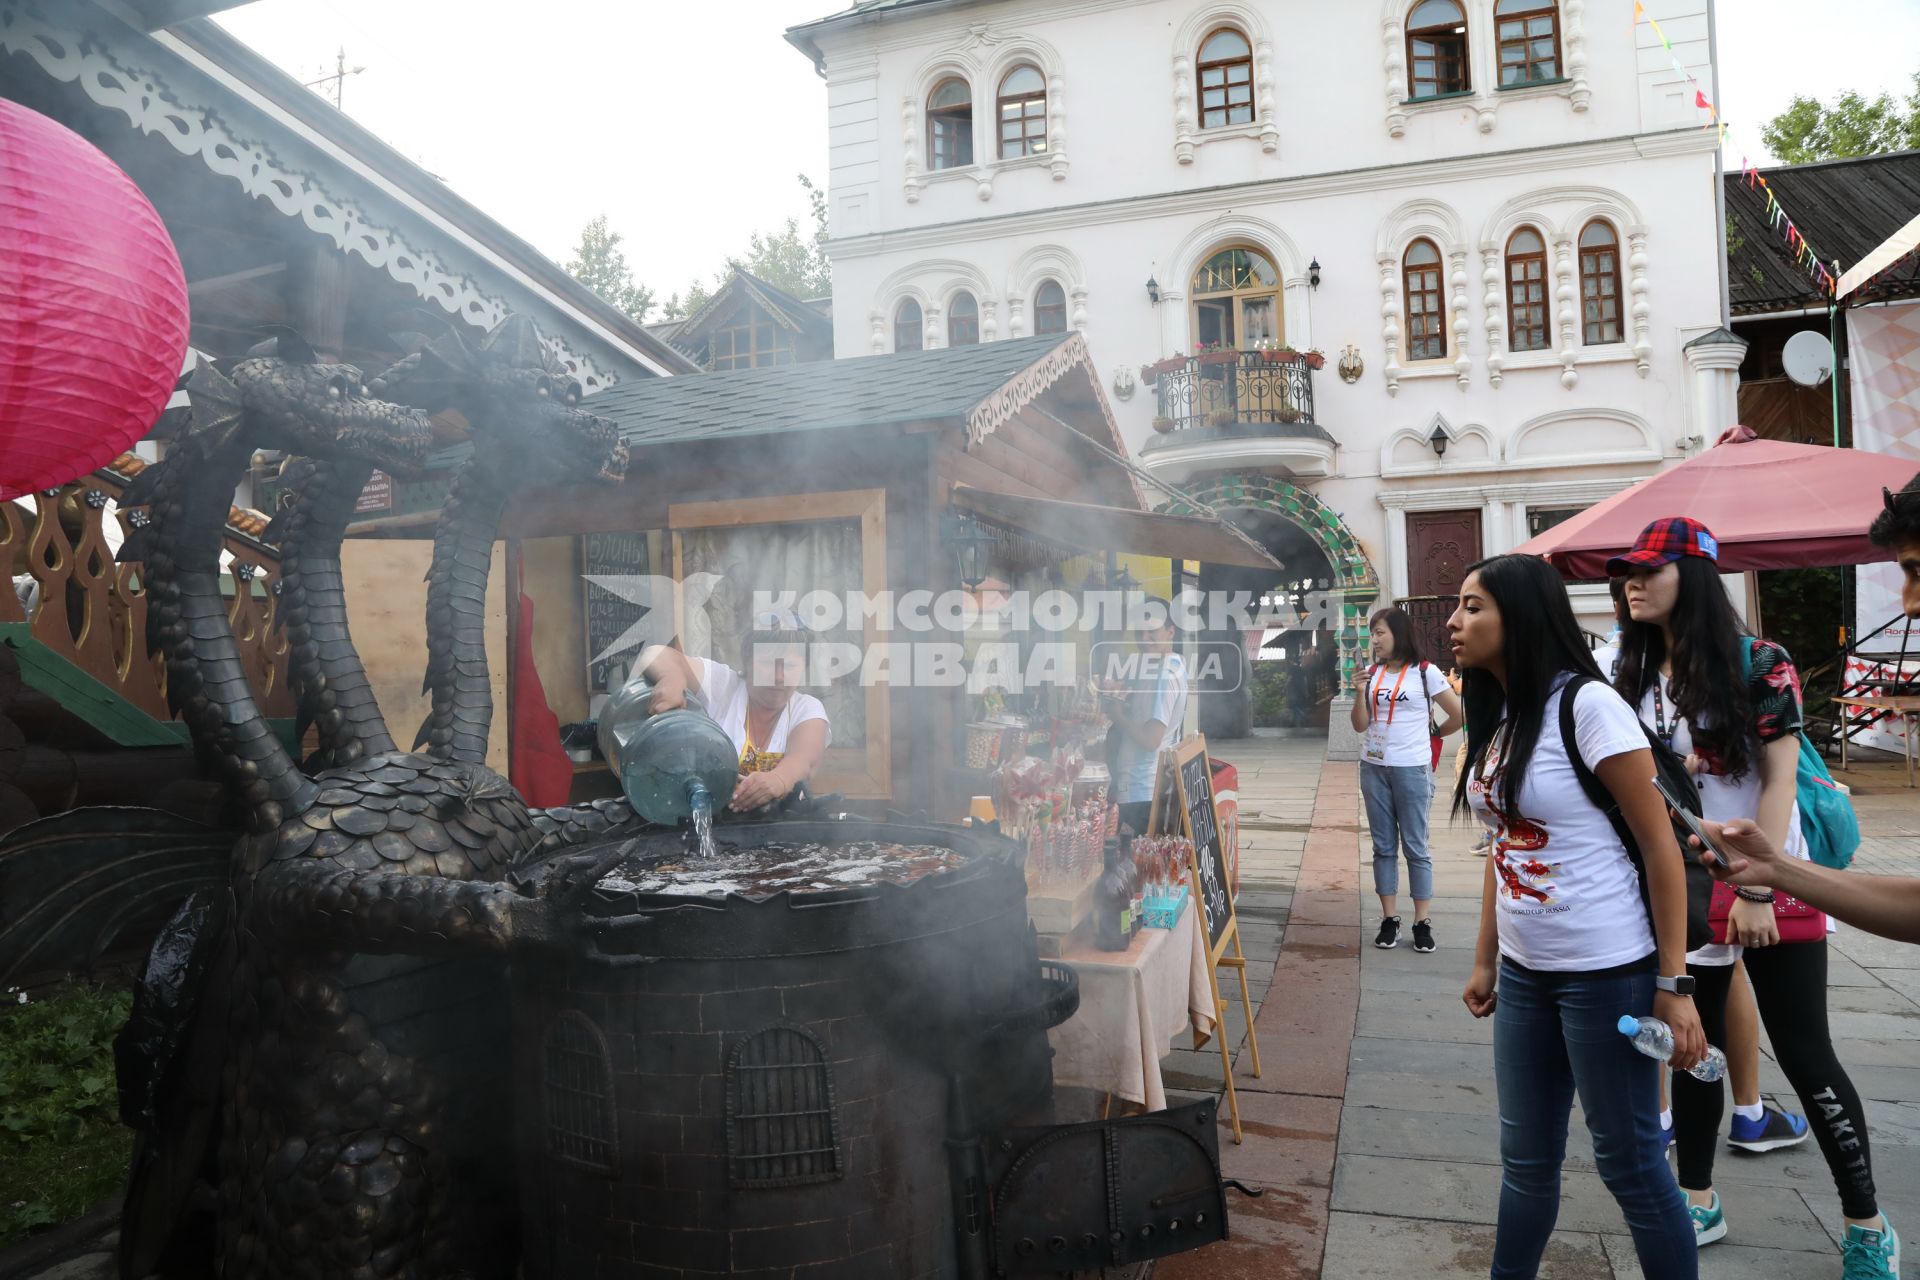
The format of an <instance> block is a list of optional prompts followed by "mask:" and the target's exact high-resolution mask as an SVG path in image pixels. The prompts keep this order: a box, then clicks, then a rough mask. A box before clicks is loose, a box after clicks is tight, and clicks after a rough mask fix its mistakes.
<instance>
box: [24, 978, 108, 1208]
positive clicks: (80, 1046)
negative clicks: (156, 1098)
mask: <svg viewBox="0 0 1920 1280" xmlns="http://www.w3.org/2000/svg"><path fill="white" fill-rule="evenodd" d="M12 998H13V997H9V999H12ZM132 1004H133V997H132V996H131V995H130V994H129V993H127V992H125V991H115V990H109V989H106V988H102V987H90V986H78V985H76V986H71V987H66V988H63V989H62V990H60V991H58V992H57V993H56V994H54V995H52V996H51V997H49V998H47V999H45V1000H35V1001H31V1002H29V1003H27V1004H7V1005H5V1006H0V1245H6V1244H9V1243H11V1242H12V1241H14V1240H18V1239H20V1238H21V1237H22V1236H26V1235H31V1234H32V1233H33V1232H35V1231H38V1230H41V1229H43V1228H45V1227H50V1226H53V1225H55V1224H57V1223H61V1222H67V1221H70V1220H71V1219H74V1218H77V1217H79V1216H80V1215H81V1214H83V1213H85V1212H86V1211H87V1210H88V1209H91V1208H92V1207H93V1206H94V1205H95V1204H97V1203H99V1202H100V1200H102V1199H103V1198H105V1197H106V1196H108V1195H111V1194H112V1193H113V1192H114V1191H115V1190H116V1189H117V1188H118V1187H120V1186H121V1184H122V1183H123V1182H125V1180H126V1176H127V1158H128V1154H129V1152H130V1150H131V1148H132V1145H133V1135H132V1134H131V1133H129V1132H128V1131H127V1130H126V1129H124V1128H122V1127H121V1125H120V1118H119V1098H118V1095H117V1094H116V1092H115V1089H114V1076H113V1037H114V1035H115V1033H116V1032H118V1031H119V1030H120V1027H121V1025H122V1024H124V1023H125V1022H126V1020H127V1012H128V1010H129V1009H130V1008H131V1007H132Z"/></svg>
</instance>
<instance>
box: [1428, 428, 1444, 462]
mask: <svg viewBox="0 0 1920 1280" xmlns="http://www.w3.org/2000/svg"><path fill="white" fill-rule="evenodd" d="M1427 443H1428V444H1430V445H1432V446H1433V456H1434V457H1436V458H1445V457H1446V456H1447V430H1446V428H1445V427H1435V428H1434V429H1433V434H1432V435H1430V436H1428V437H1427Z"/></svg>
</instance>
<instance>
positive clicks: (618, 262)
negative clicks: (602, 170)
mask: <svg viewBox="0 0 1920 1280" xmlns="http://www.w3.org/2000/svg"><path fill="white" fill-rule="evenodd" d="M566 269H567V274H568V275H570V276H572V277H573V278H574V279H575V280H578V281H579V282H580V283H581V284H584V285H586V286H587V288H589V289H591V290H593V291H594V292H595V293H597V294H599V295H600V296H601V297H602V298H605V299H606V300H607V301H608V302H610V303H612V304H613V305H614V306H616V307H618V308H619V309H620V310H622V311H624V312H626V313H627V314H628V315H629V316H632V317H633V318H634V320H635V321H636V322H638V323H641V324H645V323H646V320H647V313H648V312H650V311H652V310H653V290H651V289H649V288H647V287H646V286H645V285H642V284H639V283H637V282H635V280H634V278H633V270H632V269H631V268H630V267H628V266H627V255H626V254H625V253H623V252H621V250H620V233H619V232H618V231H614V230H611V229H609V228H608V226H607V215H606V214H604V213H603V214H601V215H600V216H598V217H596V218H594V219H593V220H592V221H590V222H588V223H587V225H586V226H585V228H583V229H582V230H581V232H580V243H579V244H578V245H576V246H574V250H573V257H572V258H570V259H568V261H567V268H566Z"/></svg>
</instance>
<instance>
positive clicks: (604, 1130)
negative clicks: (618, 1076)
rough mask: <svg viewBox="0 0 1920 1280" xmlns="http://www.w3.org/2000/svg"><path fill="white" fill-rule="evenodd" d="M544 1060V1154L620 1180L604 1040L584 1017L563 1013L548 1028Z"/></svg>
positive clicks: (609, 1067) (610, 1067)
mask: <svg viewBox="0 0 1920 1280" xmlns="http://www.w3.org/2000/svg"><path fill="white" fill-rule="evenodd" d="M543 1056H544V1058H545V1062H546V1077H545V1084H546V1095H547V1150H548V1152H550V1153H551V1154H552V1156H553V1158H554V1159H556V1160H562V1161H565V1162H566V1163H568V1164H571V1165H576V1166H578V1167H580V1168H582V1169H585V1170H587V1171H589V1172H591V1173H599V1174H605V1175H606V1176H607V1177H610V1178H617V1177H619V1176H620V1147H619V1140H618V1138H617V1136H616V1132H615V1121H614V1117H613V1064H612V1062H611V1061H610V1060H609V1059H608V1057H607V1041H606V1037H605V1036H603V1035H601V1034H600V1028H598V1027H596V1026H594V1025H593V1023H592V1022H591V1021H590V1020H588V1018H587V1017H586V1015H585V1014H582V1013H580V1012H579V1011H577V1010H574V1009H564V1010H562V1011H561V1012H560V1014H559V1015H558V1016H557V1017H555V1018H554V1020H553V1022H552V1023H551V1024H549V1025H548V1027H547V1039H546V1044H545V1047H544V1052H543Z"/></svg>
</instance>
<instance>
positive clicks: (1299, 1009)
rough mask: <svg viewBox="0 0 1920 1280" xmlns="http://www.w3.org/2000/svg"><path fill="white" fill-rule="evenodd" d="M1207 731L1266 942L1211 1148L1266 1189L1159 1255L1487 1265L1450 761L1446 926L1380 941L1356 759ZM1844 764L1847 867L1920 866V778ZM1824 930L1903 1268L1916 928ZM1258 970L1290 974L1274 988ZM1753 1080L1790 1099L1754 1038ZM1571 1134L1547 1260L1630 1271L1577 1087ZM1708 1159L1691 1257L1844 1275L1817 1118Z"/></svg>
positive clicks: (1475, 894) (1438, 813)
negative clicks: (1253, 1051) (1882, 933)
mask: <svg viewBox="0 0 1920 1280" xmlns="http://www.w3.org/2000/svg"><path fill="white" fill-rule="evenodd" d="M1216 745H1217V747H1218V754H1219V755H1220V756H1222V757H1223V758H1225V759H1227V760H1230V761H1232V762H1233V763H1234V764H1236V765H1238V766H1239V768H1240V771H1241V780H1242V781H1241V806H1242V812H1243V814H1244V815H1245V819H1244V822H1243V835H1242V841H1243V854H1242V859H1243V861H1242V866H1243V889H1242V895H1243V896H1242V899H1241V901H1242V904H1243V905H1242V908H1241V910H1242V914H1243V916H1244V917H1246V919H1247V922H1248V928H1249V930H1250V932H1251V930H1253V929H1255V928H1258V929H1260V930H1261V931H1262V935H1261V936H1262V941H1263V945H1270V946H1274V947H1275V948H1276V950H1275V956H1274V967H1273V971H1272V975H1271V978H1270V980H1269V982H1267V983H1265V984H1262V989H1261V990H1260V991H1259V992H1257V993H1256V997H1255V999H1256V1006H1255V1012H1254V1020H1255V1025H1256V1026H1257V1028H1258V1029H1259V1033H1260V1048H1261V1054H1262V1057H1263V1060H1264V1064H1265V1066H1266V1072H1265V1075H1264V1077H1263V1078H1262V1079H1259V1080H1254V1079H1252V1078H1251V1077H1249V1076H1247V1075H1246V1073H1245V1070H1244V1063H1243V1067H1242V1070H1240V1071H1238V1072H1237V1073H1236V1076H1235V1080H1236V1083H1237V1085H1238V1087H1239V1089H1240V1091H1241V1094H1240V1096H1241V1111H1242V1115H1243V1118H1244V1120H1245V1121H1246V1122H1247V1123H1246V1124H1245V1125H1244V1128H1245V1132H1246V1142H1245V1144H1244V1145H1242V1146H1239V1147H1236V1146H1234V1145H1233V1142H1232V1138H1231V1135H1230V1133H1229V1132H1228V1131H1227V1129H1226V1127H1225V1125H1224V1124H1223V1126H1222V1131H1221V1152H1222V1165H1223V1167H1224V1169H1225V1171H1226V1172H1227V1174H1228V1175H1229V1176H1233V1177H1239V1178H1242V1179H1245V1180H1248V1181H1252V1182H1255V1183H1259V1184H1261V1185H1264V1186H1266V1187H1267V1188H1268V1193H1267V1195H1266V1197H1264V1198H1263V1199H1262V1200H1258V1201H1247V1200H1243V1199H1240V1198H1238V1197H1237V1196H1235V1197H1233V1198H1232V1199H1230V1202H1229V1209H1230V1211H1231V1213H1232V1215H1233V1221H1232V1229H1233V1238H1232V1239H1231V1240H1229V1241H1226V1242H1224V1243H1222V1244H1218V1245H1215V1246H1212V1247H1210V1248H1208V1249H1205V1250H1201V1251H1198V1252H1196V1253H1193V1254H1187V1255H1182V1256H1180V1257H1177V1258H1174V1259H1170V1260H1168V1261H1167V1262H1165V1263H1163V1264H1162V1265H1161V1267H1160V1269H1159V1270H1158V1271H1157V1272H1156V1275H1157V1276H1159V1277H1161V1278H1162V1280H1186V1278H1187V1277H1195V1278H1198V1277H1236V1276H1248V1277H1252V1276H1259V1277H1273V1278H1275V1280H1287V1278H1290V1277H1307V1276H1327V1277H1338V1278H1339V1280H1362V1278H1371V1277H1379V1278H1381V1280H1389V1278H1391V1280H1398V1278H1401V1277H1421V1278H1422V1280H1428V1278H1431V1280H1454V1278H1462V1280H1464V1278H1465V1277H1478V1276H1484V1275H1486V1273H1487V1265H1488V1260H1489V1258H1490V1256H1491V1252H1492V1239H1493V1226H1492V1224H1493V1222H1494V1213H1495V1207H1496V1203H1497V1200H1498V1195H1499V1183H1500V1171H1499V1166H1498V1145H1497V1144H1498V1132H1497V1130H1498V1120H1497V1112H1496V1101H1495V1097H1494V1088H1493V1078H1492V1061H1491V1036H1490V1033H1491V1029H1492V1028H1491V1024H1490V1023H1488V1022H1479V1021H1475V1020H1474V1019H1472V1018H1470V1017H1468V1016H1467V1014H1466V1012H1465V1010H1464V1009H1463V1008H1462V1007H1461V1005H1460V1001H1459V994H1460V990H1461V987H1462V986H1463V985H1464V983H1465V980H1466V976H1467V972H1468V969H1469V968H1470V965H1471V961H1472V939H1473V931H1474V928H1475V924H1476V922H1477V919H1478V913H1479V896H1480V886H1481V877H1482V874H1483V871H1482V867H1483V864H1482V862H1481V861H1480V859H1478V858H1476V857H1474V856H1473V855H1472V854H1471V852H1470V851H1469V848H1468V846H1469V845H1470V843H1471V841H1472V839H1473V837H1474V834H1475V833H1473V832H1472V831H1471V830H1470V829H1469V828H1467V827H1464V826H1456V825H1454V824H1452V823H1451V822H1450V821H1449V820H1448V818H1447V813H1446V810H1447V807H1448V804H1449V799H1448V797H1449V790H1448V789H1449V788H1450V786H1451V777H1450V776H1449V771H1448V770H1447V769H1446V768H1444V767H1443V771H1442V777H1441V779H1440V782H1441V786H1440V788H1439V790H1438V792H1437V794H1436V798H1435V807H1434V816H1433V832H1434V842H1433V843H1434V854H1435V871H1436V886H1435V902H1434V910H1433V918H1434V924H1435V932H1436V934H1437V937H1438V941H1439V943H1440V949H1439V950H1438V951H1437V952H1435V953H1433V954H1430V955H1420V954H1417V953H1415V952H1414V951H1413V950H1412V948H1411V947H1409V946H1405V945H1403V946H1401V947H1399V948H1397V949H1395V950H1392V951H1378V950H1375V949H1374V948H1373V947H1372V946H1371V945H1370V944H1371V937H1372V930H1373V926H1374V924H1375V923H1376V920H1377V917H1378V904H1377V902H1376V901H1375V900H1374V898H1373V894H1372V880H1371V875H1370V873H1369V872H1368V870H1367V861H1368V858H1369V856H1370V851H1369V849H1368V846H1367V843H1366V841H1367V837H1366V833H1365V829H1364V819H1363V817H1362V814H1361V808H1360V805H1359V800H1358V791H1357V781H1356V770H1357V766H1355V765H1351V764H1328V763H1324V762H1323V760H1322V752H1321V750H1320V746H1319V744H1318V743H1313V742H1300V741H1288V740H1276V739H1268V738H1257V739H1254V740H1251V741H1249V742H1235V743H1231V744H1229V743H1224V742H1223V743H1219V744H1216ZM1843 781H1846V782H1848V783H1849V784H1850V785H1853V786H1854V787H1855V790H1856V798H1855V802H1856V807H1857V808H1858V810H1859V812H1860V815H1861V822H1862V830H1863V834H1864V836H1865V837H1866V840H1865V844H1864V846H1863V848H1862V850H1861V853H1860V855H1859V857H1858V859H1857V862H1858V865H1859V867H1860V869H1861V870H1863V871H1872V872H1877V873H1886V874H1904V875H1916V874H1920V793H1915V792H1913V791H1908V790H1906V789H1905V787H1904V785H1902V783H1903V779H1902V778H1901V777H1900V776H1899V775H1898V773H1897V771H1896V770H1893V769H1891V768H1887V767H1874V768H1859V767H1856V769H1855V770H1854V772H1853V773H1852V774H1851V775H1843ZM1404 905H1405V903H1404V901H1403V907H1404ZM1256 913H1257V914H1256ZM1403 914H1405V912H1404V911H1403ZM1267 938H1273V939H1274V940H1275V941H1274V942H1273V943H1267V942H1266V939H1267ZM1832 945H1833V957H1832V971H1831V981H1830V990H1829V1001H1828V1006H1829V1010H1830V1019H1831V1023H1832V1028H1833V1032H1834V1036H1835V1041H1836V1044H1837V1046H1838V1048H1839V1051H1840V1056H1841V1060H1842V1061H1843V1062H1845V1063H1846V1064H1847V1065H1848V1068H1849V1071H1850V1072H1851V1074H1852V1076H1853V1080H1854V1083H1855V1085H1856V1086H1857V1087H1858V1088H1859V1089H1860V1092H1861V1094H1862V1096H1863V1097H1864V1098H1865V1099H1867V1112H1868V1118H1869V1122H1870V1125H1871V1136H1872V1140H1873V1150H1874V1165H1875V1171H1876V1175H1877V1179H1878V1182H1879V1187H1880V1194H1881V1199H1882V1203H1883V1204H1884V1205H1885V1206H1886V1208H1887V1210H1888V1211H1889V1213H1890V1214H1891V1215H1892V1217H1893V1218H1894V1220H1895V1222H1896V1223H1897V1224H1899V1225H1901V1226H1902V1227H1904V1228H1905V1231H1906V1234H1907V1236H1908V1238H1909V1239H1910V1240H1913V1241H1915V1242H1916V1243H1915V1244H1914V1245H1912V1246H1910V1247H1909V1248H1908V1250H1907V1252H1908V1256H1909V1258H1910V1259H1913V1260H1911V1261H1909V1262H1908V1264H1907V1274H1908V1275H1912V1276H1920V1253H1917V1252H1916V1250H1920V1044H1916V1041H1920V947H1910V946H1902V945H1900V944H1896V943H1891V942H1886V941H1884V940H1881V939H1877V938H1873V937H1871V936H1869V935H1866V934H1863V933H1860V932H1858V931H1855V930H1842V932H1841V933H1840V934H1838V935H1837V936H1836V938H1835V940H1834V942H1833V944H1832ZM1250 954H1251V952H1250ZM1270 991H1277V992H1281V993H1284V996H1283V998H1275V999H1272V1000H1267V999H1266V998H1265V997H1266V995H1267V993H1268V992H1270ZM1229 1024H1230V1026H1235V1027H1243V1026H1244V1018H1242V1019H1241V1020H1240V1021H1239V1022H1238V1023H1236V1022H1234V1021H1233V1019H1232V1017H1231V1015H1230V1018H1229ZM1236 1034H1237V1035H1239V1036H1241V1037H1244V1031H1238V1032H1237V1033H1236ZM1238 1043H1240V1045H1241V1049H1242V1052H1243V1053H1244V1042H1243V1040H1242V1041H1239V1042H1238ZM1209 1068H1210V1071H1209ZM1165 1069H1166V1071H1167V1072H1168V1083H1169V1086H1170V1087H1171V1086H1175V1085H1178V1086H1180V1087H1184V1088H1188V1089H1191V1090H1195V1091H1207V1092H1217V1091H1218V1088H1219V1086H1218V1081H1219V1058H1218V1056H1217V1054H1214V1053H1211V1052H1210V1053H1208V1054H1207V1055H1197V1054H1193V1053H1192V1052H1191V1051H1190V1050H1187V1049H1175V1050H1174V1051H1173V1053H1172V1054H1170V1055H1169V1058H1168V1061H1167V1063H1166V1064H1165ZM1762 1085H1763V1088H1764V1089H1765V1090H1766V1091H1767V1092H1768V1093H1778V1094H1779V1095H1781V1097H1782V1100H1783V1101H1784V1102H1785V1103H1786V1104H1787V1105H1788V1106H1791V1107H1795V1108H1796V1109H1797V1103H1796V1101H1795V1099H1794V1098H1793V1096H1792V1094H1791V1092H1790V1091H1789V1090H1788V1089H1787V1086H1786V1081H1785V1079H1784V1077H1782V1076H1781V1074H1780V1072H1779V1070H1778V1068H1777V1067H1775V1066H1774V1064H1773V1062H1772V1060H1771V1057H1770V1056H1769V1057H1765V1058H1763V1062H1762ZM1568 1150H1569V1155H1568V1160H1567V1174H1566V1181H1565V1194H1564V1199H1563V1203H1562V1208H1561V1214H1560V1220H1559V1231H1558V1233H1557V1234H1556V1236H1555V1238H1554V1243H1553V1246H1552V1248H1551V1249H1550V1251H1549V1253H1548V1258H1547V1264H1546V1266H1545V1268H1544V1269H1543V1271H1542V1273H1541V1274H1542V1276H1543V1277H1547V1278H1548V1280H1553V1278H1554V1277H1559V1278H1560V1280H1574V1278H1576V1277H1578V1278H1580V1280H1589V1278H1591V1280H1608V1278H1617V1280H1628V1278H1629V1277H1632V1278H1637V1277H1639V1276H1640V1274H1641V1273H1640V1269H1639V1267H1638V1265H1637V1264H1636V1262H1635V1261H1634V1258H1633V1250H1632V1247H1631V1243H1630V1240H1629V1238H1628V1237H1627V1235H1626V1230H1625V1224H1624V1223H1623V1222H1622V1221H1621V1218H1620V1214H1619V1211H1618V1210H1617V1209H1616V1208H1615V1206H1614V1204H1613V1202H1612V1199H1611V1197H1610V1196H1608V1194H1607V1192H1606V1190H1605V1188H1604V1187H1603V1186H1602V1185H1601V1184H1600V1181H1599V1178H1598V1176H1597V1175H1596V1174H1595V1173H1594V1171H1593V1160H1592V1150H1591V1146H1590V1145H1589V1143H1588V1141H1587V1139H1586V1137H1585V1134H1584V1129H1583V1127H1582V1123H1581V1120H1580V1117H1579V1115H1578V1112H1577V1111H1576V1113H1575V1118H1574V1127H1573V1133H1572V1136H1571V1137H1570V1139H1569V1144H1568ZM1716 1175H1717V1177H1718V1178H1719V1182H1720V1187H1721V1190H1722V1195H1723V1197H1724V1199H1725V1202H1726V1205H1727V1210H1728V1221H1729V1224H1730V1226H1731V1228H1732V1231H1731V1234H1730V1236H1729V1237H1728V1239H1727V1241H1726V1242H1725V1243H1722V1244H1717V1245H1714V1246H1712V1247H1711V1248H1709V1249H1707V1250H1706V1251H1704V1252H1703V1253H1702V1255H1701V1264H1702V1265H1701V1275H1702V1277H1703V1278H1704V1280H1720V1278H1722V1277H1728V1278H1731V1277H1736V1276H1738V1277H1743V1278H1751V1277H1767V1278H1768V1280H1776V1278H1778V1280H1799V1278H1800V1277H1807V1278H1809V1280H1811V1278H1813V1277H1820V1278H1822V1280H1830V1278H1832V1277H1836V1276H1838V1274H1839V1257H1838V1254H1837V1241H1836V1239H1835V1233H1836V1232H1837V1229H1838V1223H1839V1208H1838V1201H1837V1198H1836V1196H1835V1194H1834V1191H1833V1185H1832V1182H1831V1180H1830V1179H1829V1177H1828V1174H1827V1171H1826V1167H1825V1164H1824V1163H1823V1162H1822V1161H1821V1159H1820V1155H1819V1152H1818V1150H1817V1149H1816V1148H1815V1147H1814V1145H1813V1144H1812V1143H1811V1142H1808V1143H1806V1144H1805V1145H1804V1146H1802V1147H1798V1148H1793V1149H1790V1150H1788V1151H1784V1152H1776V1153H1773V1154H1769V1155H1765V1156H1743V1155H1736V1154H1734V1153H1731V1152H1727V1153H1726V1154H1724V1155H1723V1156H1722V1157H1721V1159H1720V1161H1719V1166H1718V1169H1717V1170H1716Z"/></svg>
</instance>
